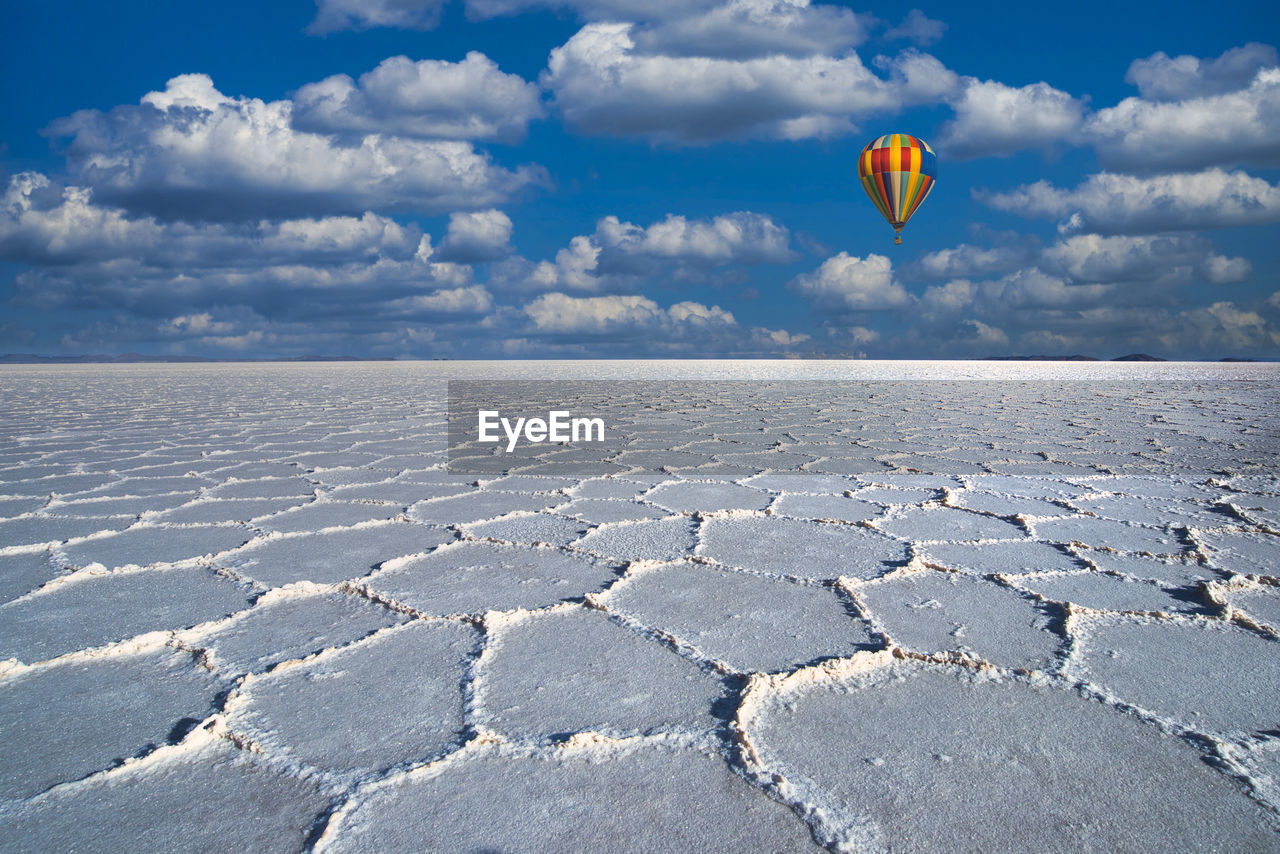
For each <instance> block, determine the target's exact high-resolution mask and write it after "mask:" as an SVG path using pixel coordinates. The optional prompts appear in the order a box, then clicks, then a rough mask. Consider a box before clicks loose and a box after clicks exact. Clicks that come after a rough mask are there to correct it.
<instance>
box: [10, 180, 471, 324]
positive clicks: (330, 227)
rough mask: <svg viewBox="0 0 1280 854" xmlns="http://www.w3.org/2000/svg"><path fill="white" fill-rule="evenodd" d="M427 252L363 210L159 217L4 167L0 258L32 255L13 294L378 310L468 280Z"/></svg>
mask: <svg viewBox="0 0 1280 854" xmlns="http://www.w3.org/2000/svg"><path fill="white" fill-rule="evenodd" d="M435 254H436V253H435V252H434V251H433V249H432V246H431V238H430V235H427V234H424V233H423V232H422V231H421V229H419V228H418V227H417V226H416V225H413V224H401V223H397V222H396V221H394V220H392V219H389V218H387V217H384V216H380V215H378V214H374V213H371V212H365V213H364V214H362V215H361V216H358V217H344V216H339V217H324V218H317V219H287V220H260V221H257V222H253V223H238V224H234V225H228V224H223V223H204V224H201V223H185V222H167V221H162V220H157V219H156V218H154V217H149V216H141V217H130V216H128V215H127V214H126V213H125V212H124V211H122V210H120V209H119V208H113V207H108V206H102V205H98V204H96V203H95V202H94V200H93V198H92V194H91V193H90V191H89V190H87V189H85V188H83V187H57V186H56V185H54V184H53V183H52V182H50V180H49V179H48V178H47V177H46V176H44V175H40V174H37V173H22V174H19V175H16V176H14V177H13V178H12V179H11V180H10V183H9V187H8V189H7V190H6V192H5V194H4V197H3V204H2V205H0V259H3V260H7V261H13V262H18V263H23V264H30V265H34V269H29V270H26V271H24V272H22V273H20V274H19V275H18V276H17V278H16V295H15V299H16V300H17V301H18V302H19V303H20V304H24V305H28V306H36V307H39V308H45V309H58V308H113V309H119V310H128V311H131V312H135V313H138V314H141V315H148V316H150V315H157V314H172V315H174V316H177V317H195V318H198V317H199V316H200V315H201V314H202V313H207V309H209V308H210V307H214V306H233V305H240V306H246V307H249V308H252V309H253V310H254V312H256V313H257V314H259V315H261V316H264V317H272V318H275V317H280V316H285V315H288V316H293V317H299V316H305V315H324V314H326V313H336V312H342V311H347V312H350V310H351V309H350V306H351V304H352V302H353V301H356V302H358V304H359V305H360V307H361V312H363V313H364V314H366V315H369V316H376V315H377V314H378V313H379V312H381V311H383V310H384V307H383V306H382V304H383V303H384V302H386V301H388V300H394V299H397V298H400V297H404V296H410V295H424V294H430V293H435V292H438V291H439V290H440V289H441V288H445V287H452V288H459V287H465V286H469V285H470V284H471V279H472V269H471V267H469V266H467V265H464V264H458V263H446V262H443V261H442V259H440V258H438V257H434V256H435ZM193 322H194V321H193ZM180 325H182V324H180ZM189 325H190V324H187V326H189Z"/></svg>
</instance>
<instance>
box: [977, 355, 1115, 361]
mask: <svg viewBox="0 0 1280 854" xmlns="http://www.w3.org/2000/svg"><path fill="white" fill-rule="evenodd" d="M986 361H988V362H1101V361H1102V360H1101V359H1099V358H1097V357H1096V356H1081V355H1080V354H1079V353H1077V354H1075V355H1074V356H987V358H986Z"/></svg>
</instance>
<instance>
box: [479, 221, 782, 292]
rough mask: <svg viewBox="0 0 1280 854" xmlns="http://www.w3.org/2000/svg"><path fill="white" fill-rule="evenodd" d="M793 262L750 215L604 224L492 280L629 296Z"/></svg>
mask: <svg viewBox="0 0 1280 854" xmlns="http://www.w3.org/2000/svg"><path fill="white" fill-rule="evenodd" d="M796 257H797V254H796V253H795V252H794V251H793V250H792V249H791V233H790V232H789V231H788V230H787V228H786V226H783V225H779V224H778V223H775V222H774V221H773V220H772V219H771V218H769V217H768V216H766V215H764V214H758V213H752V212H751V211H735V212H733V213H729V214H723V215H721V216H716V217H711V218H709V219H690V218H688V217H684V216H679V215H677V214H668V215H667V217H666V218H665V219H663V220H660V221H658V222H655V223H651V224H650V225H648V226H641V225H637V224H635V223H631V222H625V221H623V220H620V219H619V218H618V217H616V216H606V217H603V218H602V219H600V220H599V221H597V223H596V230H595V232H594V233H593V234H590V235H578V236H577V237H574V238H573V239H571V240H570V241H569V245H568V246H567V247H566V248H564V249H561V250H560V251H559V252H557V253H556V256H555V260H554V261H540V262H537V263H533V262H530V261H527V260H525V259H522V258H513V259H511V260H510V261H507V262H503V263H502V264H500V265H499V266H498V268H497V269H496V270H495V271H494V274H495V277H496V279H497V281H498V282H499V283H501V284H502V285H504V286H508V287H517V288H529V289H536V290H553V289H562V290H566V289H567V290H575V291H601V290H617V289H620V288H629V287H632V286H634V284H635V282H636V281H637V280H639V279H641V278H644V277H648V276H661V277H662V278H663V279H665V280H669V281H707V280H709V279H711V278H712V277H713V275H714V273H715V271H717V270H723V269H724V268H727V267H738V266H744V265H755V264H785V263H787V262H789V261H792V260H794V259H795V258H796Z"/></svg>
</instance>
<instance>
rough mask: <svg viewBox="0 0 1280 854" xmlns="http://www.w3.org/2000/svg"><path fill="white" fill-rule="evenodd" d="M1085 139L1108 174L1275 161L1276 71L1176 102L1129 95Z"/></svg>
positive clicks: (1279, 77)
mask: <svg viewBox="0 0 1280 854" xmlns="http://www.w3.org/2000/svg"><path fill="white" fill-rule="evenodd" d="M1085 135H1086V137H1087V138H1089V139H1090V140H1091V141H1092V142H1093V145H1094V148H1095V149H1096V150H1097V152H1098V159H1099V160H1100V161H1101V162H1102V165H1103V166H1105V167H1106V168H1108V169H1123V170H1125V171H1135V172H1154V171H1162V170H1169V169H1195V168H1200V167H1204V166H1232V165H1238V164H1260V165H1263V166H1275V165H1278V164H1280V68H1267V69H1263V70H1261V71H1259V72H1258V73H1257V76H1256V77H1255V78H1254V79H1253V80H1252V82H1251V83H1249V84H1248V85H1247V87H1245V88H1241V89H1240V90H1238V91H1234V92H1228V93H1225V94H1215V95H1207V96H1203V97H1197V98H1191V99H1188V100H1184V101H1176V102H1158V101H1147V100H1143V99H1141V98H1127V99H1125V100H1124V101H1121V102H1120V103H1119V104H1117V105H1116V106H1114V107H1111V108H1109V109H1105V110H1099V111H1098V113H1097V114H1096V115H1094V116H1093V117H1092V118H1091V119H1090V120H1089V122H1088V124H1087V125H1086V126H1085Z"/></svg>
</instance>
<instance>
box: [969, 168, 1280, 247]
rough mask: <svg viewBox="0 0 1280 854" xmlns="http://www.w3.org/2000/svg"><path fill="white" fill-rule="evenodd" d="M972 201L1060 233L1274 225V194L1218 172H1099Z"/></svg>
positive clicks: (1278, 214)
mask: <svg viewBox="0 0 1280 854" xmlns="http://www.w3.org/2000/svg"><path fill="white" fill-rule="evenodd" d="M975 195H976V196H977V197H978V199H979V200H981V201H982V202H983V203H985V204H987V205H990V206H991V207H994V208H996V209H998V210H1003V211H1009V212H1010V213H1016V214H1020V215H1022V216H1027V217H1040V218H1049V219H1062V220H1063V222H1062V224H1061V225H1060V229H1061V230H1062V231H1063V232H1065V233H1072V232H1085V231H1094V232H1099V233H1102V234H1150V233H1153V232H1158V231H1183V230H1198V229H1207V228H1227V227H1230V226H1238V225H1262V224H1265V223H1270V222H1275V221H1276V220H1280V187H1277V186H1275V185H1272V184H1270V183H1268V182H1267V181H1266V180H1264V179H1262V178H1255V177H1253V176H1251V175H1248V174H1247V173H1245V172H1241V171H1235V172H1226V171H1224V170H1222V169H1208V170H1205V171H1203V172H1186V173H1175V174H1170V175H1155V176H1151V177H1135V176H1131V175H1117V174H1114V173H1110V172H1104V173H1101V174H1098V175H1091V176H1089V178H1088V179H1087V180H1086V181H1084V183H1082V184H1080V185H1079V186H1077V187H1076V188H1075V189H1071V190H1066V189H1061V188H1058V187H1055V186H1054V185H1052V184H1050V183H1049V182H1047V181H1037V182H1036V183H1034V184H1027V185H1024V186H1022V187H1019V188H1017V189H1015V190H1013V191H1011V192H1008V193H993V192H990V191H978V192H977V193H976V194H975Z"/></svg>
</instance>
